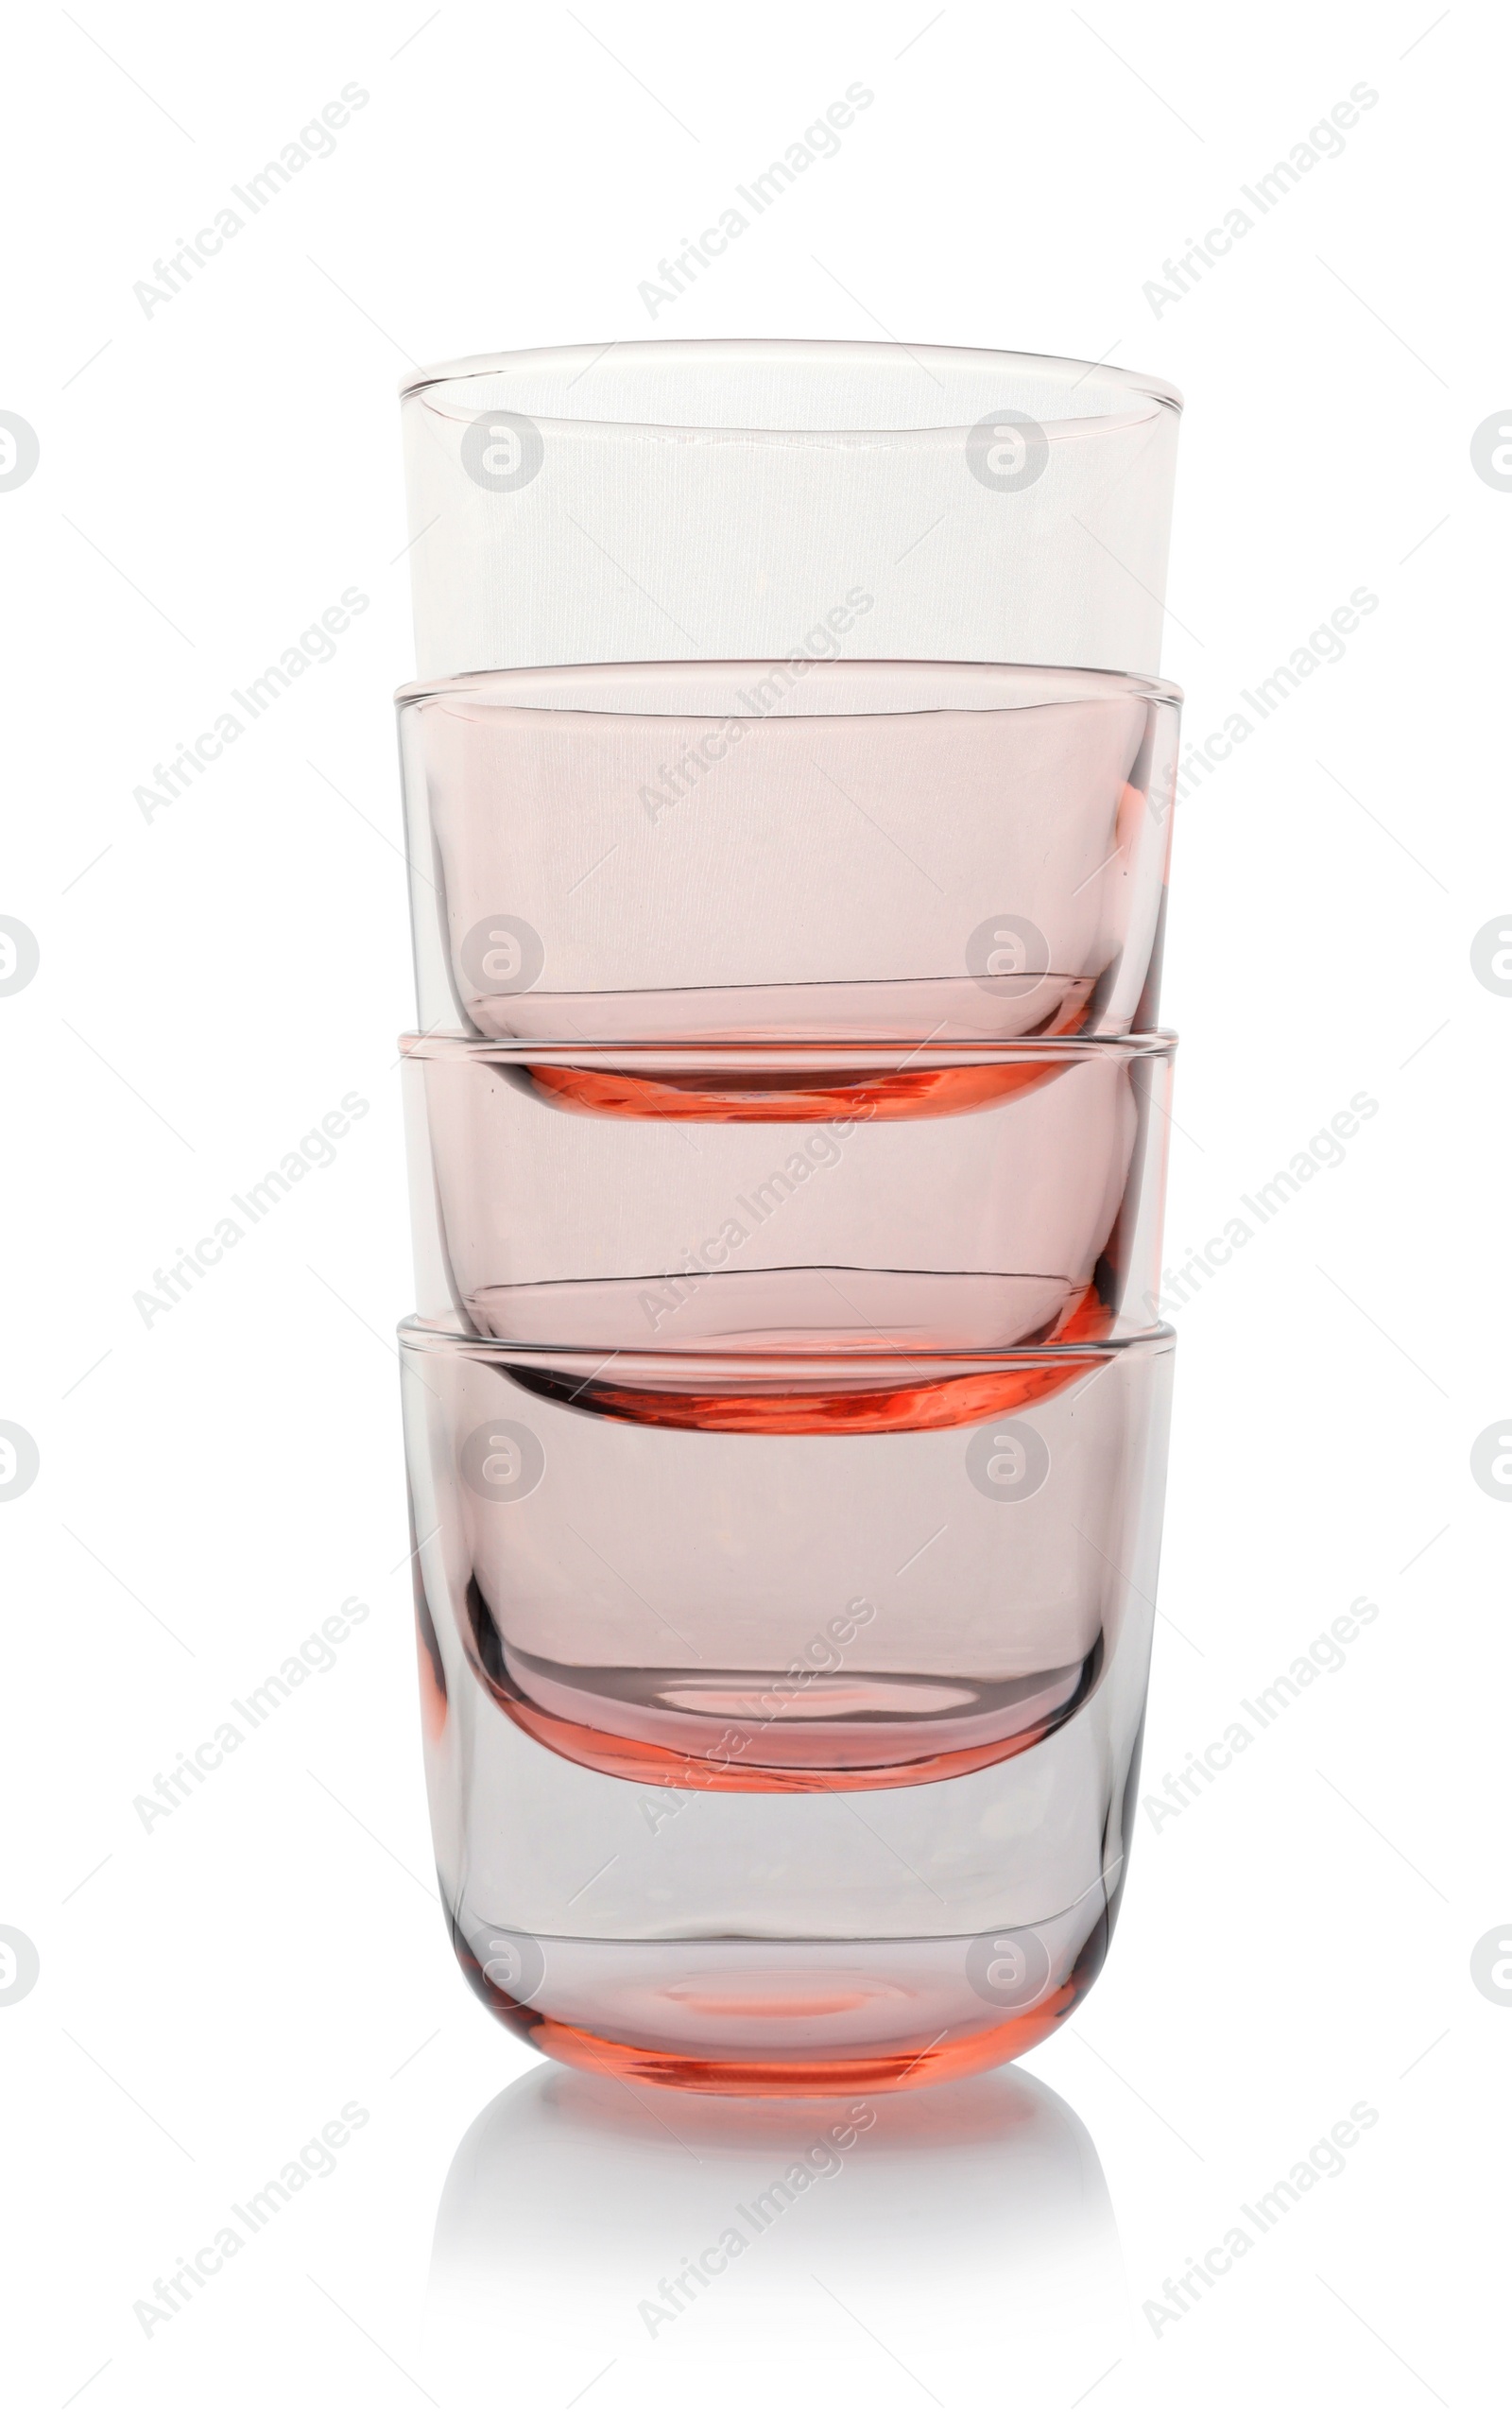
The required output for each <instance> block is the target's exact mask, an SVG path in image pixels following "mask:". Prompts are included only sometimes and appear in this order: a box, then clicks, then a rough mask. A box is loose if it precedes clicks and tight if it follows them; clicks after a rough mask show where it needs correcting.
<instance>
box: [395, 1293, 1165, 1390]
mask: <svg viewBox="0 0 1512 2419" xmlns="http://www.w3.org/2000/svg"><path fill="white" fill-rule="evenodd" d="M394 1333H395V1334H396V1336H397V1337H398V1339H399V1343H400V1349H401V1351H402V1352H405V1351H407V1352H413V1353H438V1354H442V1355H445V1354H448V1353H451V1354H456V1355H460V1356H464V1357H467V1358H471V1359H473V1360H488V1361H498V1360H504V1361H519V1362H522V1363H524V1364H526V1365H528V1366H531V1367H535V1366H537V1365H540V1366H541V1367H551V1368H558V1369H559V1368H561V1367H562V1366H563V1365H564V1364H571V1365H576V1364H577V1363H579V1362H580V1363H582V1364H584V1365H585V1366H587V1367H588V1368H590V1369H592V1370H593V1372H595V1373H596V1372H598V1371H600V1370H604V1369H608V1368H609V1367H610V1365H612V1366H613V1367H614V1368H615V1370H616V1371H617V1372H618V1373H619V1374H620V1376H621V1377H622V1378H624V1377H626V1376H630V1375H633V1374H634V1372H635V1369H636V1367H637V1365H640V1364H644V1367H645V1369H646V1370H647V1372H648V1373H650V1372H654V1373H655V1374H658V1375H659V1376H660V1377H662V1379H665V1378H666V1377H667V1376H669V1375H672V1374H684V1373H685V1374H687V1375H688V1376H689V1377H690V1378H696V1380H697V1386H698V1389H699V1391H708V1390H709V1389H710V1388H712V1387H713V1386H715V1384H716V1382H717V1380H718V1379H719V1378H720V1377H721V1376H725V1375H738V1374H740V1373H741V1372H743V1371H749V1372H751V1373H752V1374H755V1375H758V1376H761V1377H764V1378H769V1377H771V1376H773V1375H775V1374H780V1373H782V1371H784V1370H793V1371H801V1372H802V1374H803V1376H804V1379H805V1381H806V1382H807V1383H808V1384H809V1385H810V1386H813V1385H814V1384H815V1382H816V1381H818V1380H822V1378H823V1377H824V1375H825V1374H826V1373H832V1374H833V1375H834V1377H835V1378H836V1380H843V1381H844V1383H845V1384H846V1385H848V1386H851V1387H854V1386H855V1385H856V1383H857V1373H858V1371H864V1372H865V1382H866V1387H867V1388H868V1389H872V1388H875V1387H877V1386H879V1385H882V1384H885V1381H886V1379H887V1376H888V1374H889V1373H891V1372H897V1373H906V1372H908V1371H910V1370H912V1371H914V1372H916V1373H917V1371H918V1370H919V1367H920V1366H924V1367H926V1368H927V1369H928V1371H929V1374H930V1377H931V1379H932V1380H933V1379H936V1378H938V1377H942V1376H950V1375H959V1376H973V1375H976V1374H979V1373H981V1372H984V1371H988V1370H994V1369H1022V1368H1026V1367H1030V1366H1033V1365H1034V1364H1036V1363H1039V1364H1042V1365H1043V1366H1045V1367H1046V1368H1051V1369H1063V1368H1066V1367H1068V1366H1077V1365H1081V1364H1085V1363H1087V1362H1090V1361H1097V1362H1103V1363H1106V1362H1110V1361H1114V1360H1117V1359H1119V1358H1120V1357H1121V1356H1123V1355H1125V1354H1129V1353H1133V1354H1136V1355H1137V1354H1142V1353H1143V1354H1149V1355H1150V1356H1152V1357H1153V1356H1157V1355H1160V1354H1166V1353H1174V1352H1175V1350H1176V1344H1177V1331H1176V1329H1175V1327H1174V1326H1172V1324H1171V1323H1170V1322H1169V1321H1168V1320H1160V1321H1156V1322H1152V1323H1151V1324H1150V1325H1149V1326H1148V1327H1141V1328H1140V1329H1138V1330H1137V1331H1136V1332H1135V1333H1134V1334H1132V1335H1126V1336H1099V1337H1097V1338H1095V1339H1092V1338H1087V1339H1082V1340H1076V1339H1067V1341H1066V1342H1064V1343H1059V1344H1021V1345H1008V1346H1005V1347H1003V1348H1002V1349H994V1348H993V1347H992V1346H990V1345H988V1346H985V1347H984V1348H983V1349H982V1350H980V1351H976V1352H973V1351H970V1350H962V1348H961V1347H960V1346H958V1345H956V1346H953V1347H951V1348H950V1349H948V1350H945V1351H933V1350H931V1349H930V1348H929V1347H928V1346H927V1345H925V1346H919V1345H909V1346H908V1347H907V1349H906V1350H901V1349H895V1350H893V1351H891V1352H887V1351H883V1352H878V1353H869V1352H868V1353H863V1354H857V1353H856V1352H854V1351H852V1350H846V1351H843V1352H841V1351H835V1350H833V1348H832V1349H831V1350H830V1351H828V1352H812V1353H811V1352H802V1351H797V1352H794V1351H787V1350H784V1351H782V1352H770V1353H762V1352H751V1351H739V1350H737V1351H723V1352H721V1351H711V1352H690V1351H689V1350H687V1349H686V1347H684V1348H683V1349H681V1350H679V1351H663V1352H658V1351H656V1350H655V1349H647V1348H646V1347H645V1346H644V1345H638V1346H637V1347H636V1348H635V1350H634V1351H633V1352H632V1351H629V1350H627V1349H625V1348H622V1347H615V1348H613V1349H611V1350H609V1351H606V1350H605V1348H604V1347H603V1346H602V1345H591V1344H540V1343H529V1344H524V1343H515V1342H513V1341H511V1339H509V1338H507V1337H504V1336H480V1335H476V1334H473V1333H472V1331H471V1330H469V1329H467V1328H463V1327H457V1326H453V1325H449V1324H448V1323H447V1322H445V1321H443V1320H438V1319H425V1318H422V1317H421V1314H420V1313H419V1311H411V1312H410V1313H409V1314H408V1315H407V1316H406V1317H404V1318H403V1319H401V1320H400V1321H399V1322H398V1323H397V1325H396V1326H395V1329H394Z"/></svg>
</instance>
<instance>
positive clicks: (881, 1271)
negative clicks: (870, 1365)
mask: <svg viewBox="0 0 1512 2419" xmlns="http://www.w3.org/2000/svg"><path fill="white" fill-rule="evenodd" d="M402 1048H403V1052H404V1091H405V1100H406V1113H407V1124H408V1136H409V1159H410V1169H411V1179H412V1215H413V1228H414V1237H415V1253H416V1281H417V1291H418V1306H419V1310H420V1312H421V1316H422V1317H426V1318H430V1319H438V1320H442V1321H446V1320H452V1319H455V1320H457V1321H458V1322H460V1323H461V1324H462V1325H464V1326H467V1327H471V1328H472V1329H474V1330H475V1331H477V1332H478V1333H480V1334H483V1335H491V1336H499V1337H503V1338H506V1339H510V1340H512V1341H516V1342H522V1343H541V1344H547V1345H581V1346H584V1347H586V1348H589V1349H591V1350H593V1351H595V1352H598V1353H600V1354H610V1353H613V1352H620V1353H631V1354H633V1353H636V1352H640V1351H644V1350H645V1349H647V1348H650V1347H655V1348H658V1349H670V1350H673V1351H678V1352H683V1351H700V1350H703V1351H726V1350H735V1351H745V1350H748V1351H753V1352H763V1351H765V1352H768V1353H771V1352H783V1351H787V1350H799V1351H807V1352H814V1351H820V1352H837V1351H842V1350H852V1351H855V1352H858V1353H861V1354H870V1353H877V1352H892V1353H896V1352H900V1351H901V1352H904V1353H907V1352H911V1351H914V1350H919V1349H922V1350H930V1351H967V1352H971V1351H983V1350H986V1351H1005V1350H1011V1349H1013V1348H1015V1347H1018V1346H1022V1345H1028V1344H1035V1343H1041V1342H1046V1341H1056V1340H1066V1341H1074V1340H1077V1339H1087V1338H1093V1339H1095V1338H1099V1337H1107V1336H1113V1335H1117V1334H1126V1333H1130V1332H1133V1331H1136V1330H1139V1329H1143V1328H1147V1327H1149V1326H1150V1325H1151V1324H1152V1323H1154V1321H1155V1317H1156V1314H1155V1312H1154V1311H1153V1309H1152V1307H1151V1305H1152V1303H1153V1301H1154V1299H1155V1293H1156V1287H1157V1285H1158V1279H1159V1270H1160V1260H1159V1251H1160V1213H1161V1203H1162V1195H1163V1188H1164V1177H1165V1161H1166V1140H1167V1135H1168V1132H1169V1116H1168V1114H1167V1100H1168V1097H1169V1088H1170V1077H1171V1056H1172V1051H1173V1048H1174V1044H1173V1042H1172V1039H1171V1037H1170V1036H1169V1035H1161V1034H1149V1035H1135V1036H1130V1037H1127V1038H1125V1039H1120V1040H1111V1039H1110V1040H1105V1041H1091V1042H1082V1041H1043V1042H1032V1043H1031V1042H1023V1043H1015V1044H1010V1045H1002V1046H1000V1047H998V1048H996V1049H970V1048H962V1047H954V1048H945V1047H943V1046H938V1045H936V1046H934V1047H930V1048H927V1049H925V1048H917V1049H915V1050H914V1051H912V1052H910V1053H904V1054H902V1056H900V1053H899V1052H898V1051H897V1050H896V1049H879V1048H877V1047H876V1046H875V1045H855V1046H847V1047H844V1048H842V1049H839V1050H835V1049H833V1048H824V1047H822V1046H820V1045H790V1046H787V1047H785V1048H782V1049H775V1048H773V1049H763V1048H756V1047H745V1048H729V1047H726V1048H723V1049H716V1048H712V1047H711V1048H684V1049H675V1048H639V1049H637V1048H630V1047H625V1046H620V1047H616V1048H612V1049H596V1050H595V1049H561V1048H558V1049H547V1048H544V1047H540V1048H536V1047H530V1046H527V1045H513V1046H511V1045H504V1044H498V1043H487V1042H462V1041H455V1040H452V1039H448V1038H445V1037H435V1036H432V1037H425V1038H421V1037H415V1036H410V1037H406V1039H405V1040H404V1043H403V1045H402Z"/></svg>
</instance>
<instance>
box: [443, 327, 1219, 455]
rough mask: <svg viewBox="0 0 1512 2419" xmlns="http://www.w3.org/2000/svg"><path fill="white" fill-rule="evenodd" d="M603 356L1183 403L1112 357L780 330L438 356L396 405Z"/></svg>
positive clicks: (839, 431) (591, 418)
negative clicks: (985, 382) (976, 377)
mask: <svg viewBox="0 0 1512 2419" xmlns="http://www.w3.org/2000/svg"><path fill="white" fill-rule="evenodd" d="M610 353H615V354H618V355H619V356H620V363H621V365H622V366H623V365H624V364H625V363H627V362H628V363H630V364H631V365H632V366H633V367H636V368H644V369H651V368H653V367H657V366H662V367H666V366H677V365H678V364H679V363H681V364H684V365H686V366H687V367H688V368H690V369H692V368H697V369H699V370H701V371H705V372H707V371H708V370H709V369H711V368H713V367H714V366H716V364H717V363H718V361H719V360H720V359H721V358H722V359H723V360H724V361H727V362H729V363H730V365H731V366H739V367H741V368H744V369H749V368H752V367H757V366H760V365H762V364H764V363H765V364H769V365H771V366H774V367H775V366H777V365H779V364H782V365H783V366H785V367H797V366H799V365H802V366H805V367H812V370H813V371H814V374H815V377H816V378H817V377H818V376H820V375H821V374H822V373H823V372H824V371H827V370H830V369H834V368H840V367H843V366H855V367H859V366H861V365H862V364H863V362H864V361H866V360H867V359H868V357H869V359H870V360H872V361H880V360H883V359H888V360H896V359H897V358H898V357H899V356H900V355H902V356H904V357H905V358H906V359H907V360H908V361H910V362H911V363H912V364H913V365H914V367H915V368H916V369H922V370H923V371H925V374H926V375H927V376H930V377H934V376H935V374H936V370H945V371H951V370H954V371H985V370H988V369H995V370H999V371H1003V372H1004V373H1005V375H1007V374H1008V373H1010V372H1018V373H1020V374H1022V373H1023V372H1025V371H1029V372H1033V373H1036V374H1038V375H1040V376H1041V377H1042V376H1045V375H1047V374H1048V375H1050V376H1053V377H1054V376H1064V377H1065V382H1066V390H1067V392H1068V393H1074V391H1075V389H1077V388H1078V387H1079V386H1081V385H1082V384H1083V383H1084V382H1085V381H1086V380H1088V379H1090V378H1093V377H1096V378H1100V379H1102V380H1104V381H1105V382H1106V384H1107V385H1108V386H1109V387H1111V388H1113V389H1117V390H1119V391H1122V392H1123V393H1125V394H1127V395H1128V396H1129V397H1130V398H1132V399H1137V400H1139V401H1141V402H1143V403H1150V404H1153V405H1154V406H1156V407H1157V409H1158V410H1166V411H1174V412H1177V413H1179V412H1180V411H1181V410H1182V408H1183V404H1184V398H1183V396H1182V394H1181V390H1180V389H1179V388H1178V387H1177V386H1175V385H1174V384H1173V383H1172V381H1171V380H1170V379H1168V378H1162V377H1159V376H1157V375H1156V374H1155V373H1153V372H1151V371H1140V370H1126V369H1124V368H1122V367H1121V366H1120V365H1118V364H1117V363H1113V362H1107V361H1080V360H1077V359H1076V358H1074V356H1073V355H1069V354H1055V353H1018V352H1010V351H1006V350H1003V349H998V348H994V347H988V346H973V345H953V344H904V343H903V342H902V340H901V339H898V340H894V341H892V342H889V343H883V342H880V341H879V340H877V339H876V338H874V337H782V336H778V337H631V338H628V339H627V340H625V341H623V342H622V341H620V340H619V339H618V338H611V339H610V342H609V343H608V344H599V345H593V344H560V345H532V346H529V347H526V348H524V349H522V350H520V351H515V352H501V353H477V354H464V355H462V356H461V357H460V358H458V359H455V360H452V361H440V362H436V363H433V364H432V365H431V366H430V367H429V368H422V369H418V370H416V371H414V372H413V373H412V375H410V376H409V377H407V378H404V379H402V380H401V382H400V388H399V395H400V401H401V403H409V402H410V401H412V400H413V399H414V398H415V397H416V396H418V395H421V394H424V393H425V392H427V391H428V390H429V389H432V388H436V387H447V386H464V385H466V384H467V383H468V382H469V381H471V380H474V379H480V378H489V377H497V376H498V375H500V374H501V372H507V371H512V370H526V371H528V370H536V371H546V370H550V369H552V368H560V369H563V370H565V369H568V368H572V369H574V370H575V371H576V375H575V377H574V379H573V380H572V381H570V382H569V388H570V386H571V385H572V384H576V378H580V377H583V376H585V375H586V374H587V372H588V371H589V370H591V369H592V368H593V365H594V363H595V362H598V361H601V360H602V359H603V358H604V357H605V355H606V354H610ZM1072 371H1074V372H1076V375H1075V376H1074V377H1071V376H1070V375H1069V373H1070V372H1072ZM1072 416H1073V417H1076V416H1077V415H1072ZM528 417H529V418H530V419H532V420H534V421H535V422H536V423H538V424H539V425H541V426H542V427H548V428H549V427H562V428H593V427H597V428H668V429H670V428H676V429H681V430H692V429H699V430H702V431H704V432H705V433H707V434H710V435H714V434H717V435H720V436H740V435H747V436H768V437H770V436H782V437H809V438H812V437H833V436H873V437H914V438H919V437H926V436H929V435H931V434H935V435H939V434H959V433H961V432H963V431H964V430H966V429H967V428H968V427H969V425H970V424H971V423H967V422H964V421H962V422H955V421H949V420H947V421H941V422H937V423H923V424H922V425H919V424H914V423H905V424H902V425H900V426H890V425H889V426H882V425H874V426H872V427H870V428H862V429H858V428H854V427H852V426H850V425H846V426H844V427H839V426H837V427H833V428H823V427H821V428H813V427H791V426H788V425H785V424H782V423H776V422H772V423H764V424H759V425H755V426H751V425H744V426H742V425H736V424H731V423H707V422H699V421H696V420H691V419H689V420H664V419H650V420H633V419H619V418H616V419H610V420H605V419H603V418H601V417H600V416H598V415H597V414H595V413H594V412H593V411H590V410H585V411H583V412H580V413H579V412H567V413H565V414H560V413H558V414H553V413H550V412H544V413H542V412H532V413H530V414H529V415H528ZM1086 417H1087V418H1088V419H1089V420H1095V418H1097V417H1098V415H1095V414H1088V415H1086Z"/></svg>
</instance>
